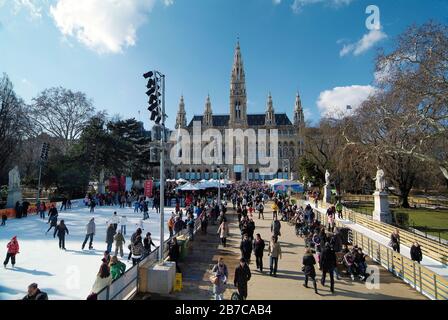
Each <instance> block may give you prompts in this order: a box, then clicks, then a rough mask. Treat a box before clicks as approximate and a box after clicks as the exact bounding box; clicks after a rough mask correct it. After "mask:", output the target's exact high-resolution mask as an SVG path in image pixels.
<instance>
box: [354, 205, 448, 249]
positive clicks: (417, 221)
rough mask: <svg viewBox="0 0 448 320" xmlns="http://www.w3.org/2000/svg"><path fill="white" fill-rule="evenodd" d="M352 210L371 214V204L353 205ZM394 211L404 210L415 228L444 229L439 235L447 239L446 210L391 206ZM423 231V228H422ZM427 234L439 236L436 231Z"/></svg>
mask: <svg viewBox="0 0 448 320" xmlns="http://www.w3.org/2000/svg"><path fill="white" fill-rule="evenodd" d="M353 210H354V211H357V212H360V213H363V214H368V215H372V211H373V204H372V205H370V204H365V203H364V204H361V205H360V206H359V207H354V208H353ZM392 210H393V211H394V212H405V213H407V214H409V224H410V226H411V227H414V226H415V228H416V229H422V228H423V229H424V228H434V229H446V230H445V231H441V232H440V237H441V238H443V239H447V240H448V210H436V209H427V208H416V209H413V208H411V209H404V208H392ZM422 231H424V230H422ZM428 234H432V235H434V236H437V237H438V236H439V232H438V231H429V232H428Z"/></svg>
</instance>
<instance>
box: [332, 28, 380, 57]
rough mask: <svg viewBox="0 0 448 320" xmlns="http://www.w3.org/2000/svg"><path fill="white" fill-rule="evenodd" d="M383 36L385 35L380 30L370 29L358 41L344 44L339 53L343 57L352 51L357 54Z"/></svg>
mask: <svg viewBox="0 0 448 320" xmlns="http://www.w3.org/2000/svg"><path fill="white" fill-rule="evenodd" d="M385 38H387V35H386V34H385V33H384V32H383V31H382V30H370V31H369V32H368V33H366V34H365V35H364V36H363V37H362V38H361V39H360V40H359V41H357V42H355V43H350V44H346V45H344V47H343V48H342V49H341V51H340V52H339V55H340V56H341V57H344V56H346V55H348V54H351V53H353V54H354V55H355V56H359V55H360V54H363V53H364V52H366V51H368V50H369V49H371V48H372V47H373V46H375V45H376V44H377V43H378V42H380V41H381V40H383V39H385Z"/></svg>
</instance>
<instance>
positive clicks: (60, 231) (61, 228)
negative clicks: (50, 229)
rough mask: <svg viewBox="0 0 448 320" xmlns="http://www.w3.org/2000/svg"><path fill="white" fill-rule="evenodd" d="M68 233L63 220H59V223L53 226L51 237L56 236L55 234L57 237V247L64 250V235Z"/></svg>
mask: <svg viewBox="0 0 448 320" xmlns="http://www.w3.org/2000/svg"><path fill="white" fill-rule="evenodd" d="M66 234H68V229H67V226H66V225H65V223H64V220H61V222H59V224H58V225H57V226H56V227H55V229H54V233H53V238H56V235H57V236H58V239H59V249H62V250H66V249H65V235H66Z"/></svg>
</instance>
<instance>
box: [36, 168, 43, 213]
mask: <svg viewBox="0 0 448 320" xmlns="http://www.w3.org/2000/svg"><path fill="white" fill-rule="evenodd" d="M41 177H42V160H39V179H38V182H37V197H36V204H38V203H39V200H40V179H41ZM38 209H39V208H38Z"/></svg>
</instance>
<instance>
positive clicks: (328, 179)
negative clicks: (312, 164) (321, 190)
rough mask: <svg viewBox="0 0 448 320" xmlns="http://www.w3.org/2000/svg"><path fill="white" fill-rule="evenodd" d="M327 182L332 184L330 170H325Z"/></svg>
mask: <svg viewBox="0 0 448 320" xmlns="http://www.w3.org/2000/svg"><path fill="white" fill-rule="evenodd" d="M325 184H327V185H329V184H330V172H328V170H326V171H325Z"/></svg>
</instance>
